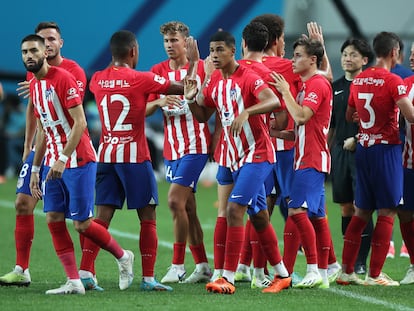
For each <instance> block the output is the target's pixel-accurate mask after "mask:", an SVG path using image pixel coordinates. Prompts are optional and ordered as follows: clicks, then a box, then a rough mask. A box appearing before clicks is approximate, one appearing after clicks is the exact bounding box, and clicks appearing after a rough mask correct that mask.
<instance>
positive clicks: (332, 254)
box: [328, 235, 337, 265]
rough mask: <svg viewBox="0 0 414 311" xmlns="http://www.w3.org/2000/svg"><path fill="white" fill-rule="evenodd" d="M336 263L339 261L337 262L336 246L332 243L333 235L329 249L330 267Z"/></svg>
mask: <svg viewBox="0 0 414 311" xmlns="http://www.w3.org/2000/svg"><path fill="white" fill-rule="evenodd" d="M335 262H337V260H336V255H335V249H334V245H333V242H332V235H331V247H330V249H329V257H328V265H330V264H333V263H335Z"/></svg>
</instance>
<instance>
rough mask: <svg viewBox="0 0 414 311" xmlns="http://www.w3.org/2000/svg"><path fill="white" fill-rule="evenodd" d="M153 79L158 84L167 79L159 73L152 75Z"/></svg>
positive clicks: (163, 82)
mask: <svg viewBox="0 0 414 311" xmlns="http://www.w3.org/2000/svg"><path fill="white" fill-rule="evenodd" d="M154 81H156V82H158V83H159V84H165V82H166V81H167V80H166V79H165V78H164V77H161V76H159V75H155V76H154Z"/></svg>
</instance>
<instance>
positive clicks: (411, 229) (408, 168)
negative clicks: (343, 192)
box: [398, 43, 414, 285]
mask: <svg viewBox="0 0 414 311" xmlns="http://www.w3.org/2000/svg"><path fill="white" fill-rule="evenodd" d="M410 66H411V69H412V70H414V43H413V44H412V46H411V54H410ZM404 82H405V83H406V85H407V87H408V89H407V93H408V94H409V95H408V96H409V99H410V100H411V101H412V102H413V103H414V76H410V77H408V78H406V79H404ZM405 129H406V130H405V142H404V149H403V165H404V188H403V190H404V192H403V194H404V205H402V206H400V208H399V210H398V218H399V220H400V230H401V235H402V237H403V241H405V247H406V248H407V253H408V255H409V258H410V267H409V268H408V270H407V273H406V274H405V276H404V278H403V279H402V280H401V281H400V284H401V285H407V284H413V283H414V223H413V216H414V193H413V191H412V189H413V185H414V170H413V169H414V167H413V133H414V125H413V124H412V123H410V122H408V120H406V124H405ZM400 254H401V252H400Z"/></svg>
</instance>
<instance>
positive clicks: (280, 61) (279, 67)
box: [262, 56, 302, 151]
mask: <svg viewBox="0 0 414 311" xmlns="http://www.w3.org/2000/svg"><path fill="white" fill-rule="evenodd" d="M262 62H263V64H264V65H265V66H266V67H268V68H269V69H270V70H271V71H274V72H276V73H278V74H281V75H282V76H283V77H284V78H285V80H286V81H287V82H288V83H289V90H290V93H292V96H293V98H296V95H297V94H298V92H299V90H300V87H301V85H302V80H301V79H300V76H299V75H298V74H296V73H294V72H293V67H292V61H291V60H289V59H287V58H282V57H279V56H264V57H263V59H262ZM294 128H295V122H294V121H293V118H292V116H291V115H290V114H289V113H288V124H287V126H286V130H287V131H288V130H292V131H293V130H294ZM271 139H272V143H273V146H274V147H275V149H276V151H283V150H290V149H292V148H293V147H294V146H295V142H294V141H291V140H286V139H281V138H276V137H271Z"/></svg>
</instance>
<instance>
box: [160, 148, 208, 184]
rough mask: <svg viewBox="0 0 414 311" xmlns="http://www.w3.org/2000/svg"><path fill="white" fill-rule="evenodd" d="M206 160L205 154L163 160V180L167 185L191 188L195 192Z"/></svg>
mask: <svg viewBox="0 0 414 311" xmlns="http://www.w3.org/2000/svg"><path fill="white" fill-rule="evenodd" d="M207 160H208V155H207V154H187V155H185V156H183V157H182V158H181V159H178V160H174V161H169V160H164V166H165V179H166V180H167V181H168V182H169V183H174V184H179V185H181V186H184V187H191V188H193V192H196V191H197V182H198V179H199V178H200V174H201V172H202V171H203V169H204V166H205V165H206V163H207Z"/></svg>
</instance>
